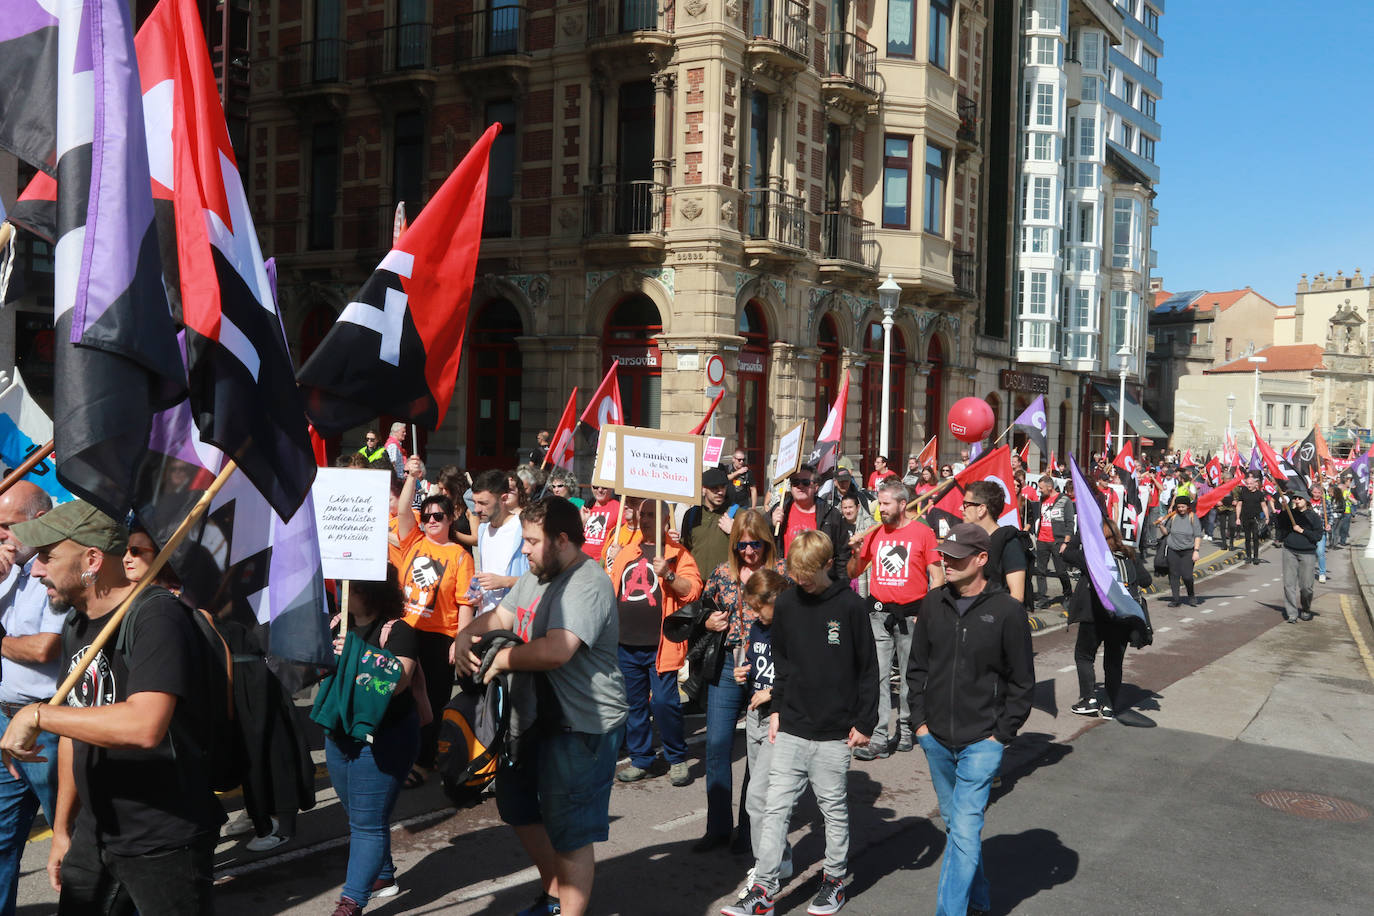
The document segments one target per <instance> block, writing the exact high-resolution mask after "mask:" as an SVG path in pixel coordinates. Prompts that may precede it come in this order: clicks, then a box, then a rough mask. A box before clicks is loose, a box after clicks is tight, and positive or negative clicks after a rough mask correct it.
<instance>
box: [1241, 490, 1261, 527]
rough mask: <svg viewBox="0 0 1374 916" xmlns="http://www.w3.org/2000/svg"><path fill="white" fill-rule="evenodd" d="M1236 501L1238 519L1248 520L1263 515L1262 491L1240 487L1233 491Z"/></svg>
mask: <svg viewBox="0 0 1374 916" xmlns="http://www.w3.org/2000/svg"><path fill="white" fill-rule="evenodd" d="M1234 492H1235V493H1236V502H1237V503H1239V504H1240V520H1241V521H1243V522H1248V521H1250V520H1252V519H1257V518H1260V517H1261V516H1263V515H1264V499H1265V496H1264V491H1263V490H1252V489H1250V488H1249V487H1240V488H1237V489H1236V490H1235V491H1234Z"/></svg>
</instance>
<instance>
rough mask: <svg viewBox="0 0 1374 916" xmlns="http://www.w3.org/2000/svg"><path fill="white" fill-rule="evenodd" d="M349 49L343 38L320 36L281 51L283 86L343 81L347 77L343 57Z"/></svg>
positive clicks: (298, 87) (297, 86)
mask: <svg viewBox="0 0 1374 916" xmlns="http://www.w3.org/2000/svg"><path fill="white" fill-rule="evenodd" d="M347 53H348V42H346V41H344V40H343V39H341V38H318V39H316V40H315V41H303V42H301V43H300V44H298V45H292V46H291V47H289V48H287V49H286V50H285V51H283V52H282V56H281V88H282V89H301V88H303V87H305V86H318V85H321V84H328V83H338V82H342V81H343V80H344V79H345V78H346V76H345V70H344V57H345V55H346V54H347Z"/></svg>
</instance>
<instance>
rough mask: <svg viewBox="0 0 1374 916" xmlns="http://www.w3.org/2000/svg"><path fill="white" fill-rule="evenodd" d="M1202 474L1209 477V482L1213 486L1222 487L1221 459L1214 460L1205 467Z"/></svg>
mask: <svg viewBox="0 0 1374 916" xmlns="http://www.w3.org/2000/svg"><path fill="white" fill-rule="evenodd" d="M1202 473H1203V474H1204V475H1205V476H1206V477H1207V482H1208V483H1209V484H1211V485H1212V486H1214V487H1216V486H1220V485H1221V459H1220V458H1213V459H1212V460H1211V461H1209V462H1207V464H1206V465H1205V466H1204V467H1203V469H1202Z"/></svg>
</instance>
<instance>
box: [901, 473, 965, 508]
mask: <svg viewBox="0 0 1374 916" xmlns="http://www.w3.org/2000/svg"><path fill="white" fill-rule="evenodd" d="M958 482H959V481H958V479H957V478H954V477H946V478H945V479H944V480H942V481H940V483H939V484H937V485H936V487H935V489H933V490H931V491H930V492H929V493H922V494H921V495H920V496H918V497H916V498H915V499H914V500H912V501H911V502H910V503H908V504H907V507H906V514H907V517H908V518H920V516H921V513H922V512H924V511H925V510H924V508H923V507H922V503H928V502H933V501H934V500H937V499H939V498H940V497H942V496H944V495H945V494H946V493H948V492H949V491H950V490H952V489H954V485H955V484H957V483H958Z"/></svg>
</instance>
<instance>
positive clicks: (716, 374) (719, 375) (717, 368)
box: [706, 355, 725, 397]
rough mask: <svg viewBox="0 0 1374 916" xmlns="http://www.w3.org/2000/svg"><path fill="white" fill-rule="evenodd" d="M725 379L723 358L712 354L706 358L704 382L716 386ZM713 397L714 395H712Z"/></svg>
mask: <svg viewBox="0 0 1374 916" xmlns="http://www.w3.org/2000/svg"><path fill="white" fill-rule="evenodd" d="M724 381H725V360H723V359H721V358H720V357H719V356H715V355H712V356H710V357H708V358H707V360H706V383H707V384H708V385H712V386H718V385H720V384H721V383H722V382H724ZM712 397H715V395H712Z"/></svg>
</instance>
